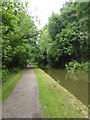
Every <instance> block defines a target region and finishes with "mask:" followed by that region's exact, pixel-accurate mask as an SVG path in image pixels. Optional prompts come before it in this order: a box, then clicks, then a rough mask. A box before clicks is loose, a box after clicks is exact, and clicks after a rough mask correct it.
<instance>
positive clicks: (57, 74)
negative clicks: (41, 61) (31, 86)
mask: <svg viewBox="0 0 90 120" xmlns="http://www.w3.org/2000/svg"><path fill="white" fill-rule="evenodd" d="M45 72H47V73H48V74H49V75H50V76H51V77H52V78H54V79H55V80H56V81H57V82H58V83H59V84H61V85H62V86H63V87H64V88H66V89H67V90H68V91H70V92H71V93H72V94H74V95H75V96H76V97H77V98H78V99H79V100H81V101H82V102H83V103H84V104H86V105H87V104H88V77H87V74H84V73H79V74H77V73H76V74H74V73H72V74H71V73H69V72H68V73H67V71H66V70H64V69H55V68H51V69H45Z"/></svg>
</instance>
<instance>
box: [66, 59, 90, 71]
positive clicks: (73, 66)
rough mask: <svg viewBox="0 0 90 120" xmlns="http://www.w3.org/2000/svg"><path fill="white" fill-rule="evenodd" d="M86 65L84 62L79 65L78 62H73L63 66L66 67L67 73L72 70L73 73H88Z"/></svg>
mask: <svg viewBox="0 0 90 120" xmlns="http://www.w3.org/2000/svg"><path fill="white" fill-rule="evenodd" d="M88 65H89V63H88V62H85V63H83V62H81V63H79V62H77V61H75V60H73V61H71V62H69V63H68V64H66V65H65V66H66V70H68V71H72V70H73V71H74V72H76V71H85V72H88Z"/></svg>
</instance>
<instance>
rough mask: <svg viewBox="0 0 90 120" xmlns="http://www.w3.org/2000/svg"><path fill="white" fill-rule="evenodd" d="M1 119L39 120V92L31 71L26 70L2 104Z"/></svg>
mask: <svg viewBox="0 0 90 120" xmlns="http://www.w3.org/2000/svg"><path fill="white" fill-rule="evenodd" d="M2 117H3V118H41V112H40V104H39V91H38V85H37V80H36V76H35V74H34V71H33V69H27V71H26V72H25V74H24V75H23V77H22V78H21V80H20V81H19V83H18V84H17V86H16V88H15V89H14V91H13V92H12V94H11V95H10V96H9V97H8V98H7V99H6V100H5V101H4V102H3V103H2Z"/></svg>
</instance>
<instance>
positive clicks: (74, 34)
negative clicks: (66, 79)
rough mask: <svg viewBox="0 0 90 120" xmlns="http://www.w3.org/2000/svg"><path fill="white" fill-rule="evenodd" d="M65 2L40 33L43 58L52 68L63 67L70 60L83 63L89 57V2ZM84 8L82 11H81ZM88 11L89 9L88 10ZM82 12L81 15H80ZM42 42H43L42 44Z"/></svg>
mask: <svg viewBox="0 0 90 120" xmlns="http://www.w3.org/2000/svg"><path fill="white" fill-rule="evenodd" d="M83 4H84V3H79V2H74V3H72V2H66V3H65V4H64V6H63V8H62V9H61V11H60V14H55V13H52V15H51V17H50V18H49V23H48V25H47V27H45V29H43V32H42V33H41V42H40V45H41V47H42V46H43V47H42V51H44V53H45V55H44V57H45V58H46V60H47V63H49V64H50V65H51V66H53V67H64V66H65V64H66V63H68V62H69V61H71V60H72V59H74V60H76V61H79V62H85V61H88V57H89V53H88V51H89V41H88V29H87V28H88V25H87V22H88V21H87V20H85V19H84V20H83V17H84V16H85V15H86V16H85V18H88V14H87V10H86V9H85V8H86V6H87V7H89V2H87V3H85V6H84V7H83ZM83 8H84V11H83ZM88 9H89V8H88ZM82 11H83V15H82V14H81V15H80V13H81V12H82ZM42 41H43V42H42Z"/></svg>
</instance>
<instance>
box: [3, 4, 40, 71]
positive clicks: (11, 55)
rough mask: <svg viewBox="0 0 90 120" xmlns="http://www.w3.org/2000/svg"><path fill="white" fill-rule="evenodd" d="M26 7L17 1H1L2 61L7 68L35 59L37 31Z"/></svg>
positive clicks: (23, 65) (22, 65) (24, 64)
mask: <svg viewBox="0 0 90 120" xmlns="http://www.w3.org/2000/svg"><path fill="white" fill-rule="evenodd" d="M26 9H27V8H25V7H24V5H23V4H22V3H19V2H13V3H12V2H2V33H3V34H2V38H3V39H2V49H3V52H2V62H3V66H6V68H9V69H10V68H13V67H17V66H21V67H25V66H26V64H27V61H28V60H29V61H30V60H32V59H35V58H34V53H33V51H34V50H35V51H36V49H35V48H36V46H37V44H36V42H37V37H38V31H37V29H36V26H35V24H34V21H33V18H32V16H30V15H28V13H27V11H26Z"/></svg>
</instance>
